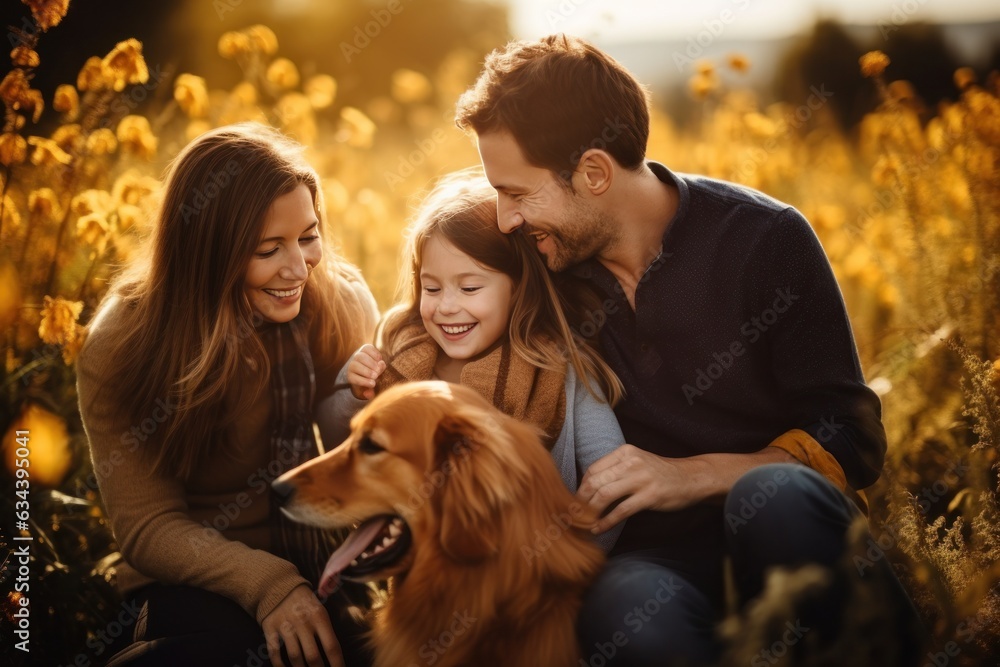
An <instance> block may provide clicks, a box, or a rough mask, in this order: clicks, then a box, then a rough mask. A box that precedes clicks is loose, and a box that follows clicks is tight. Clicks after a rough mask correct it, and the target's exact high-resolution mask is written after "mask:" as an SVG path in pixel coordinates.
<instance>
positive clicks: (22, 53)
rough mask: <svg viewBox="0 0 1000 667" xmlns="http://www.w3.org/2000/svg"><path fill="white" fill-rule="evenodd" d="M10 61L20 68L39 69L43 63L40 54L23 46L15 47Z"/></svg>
mask: <svg viewBox="0 0 1000 667" xmlns="http://www.w3.org/2000/svg"><path fill="white" fill-rule="evenodd" d="M10 59H11V61H13V63H14V64H15V65H17V66H18V67H38V65H39V64H40V63H41V60H40V59H39V58H38V53H37V52H36V51H35V50H34V49H31V48H28V47H27V46H24V45H23V44H22V45H21V46H16V47H14V50H13V51H11V52H10Z"/></svg>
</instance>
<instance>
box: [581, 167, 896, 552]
mask: <svg viewBox="0 0 1000 667" xmlns="http://www.w3.org/2000/svg"><path fill="white" fill-rule="evenodd" d="M649 166H650V168H651V169H653V171H654V172H655V173H656V175H657V176H658V177H659V178H660V180H661V181H663V182H665V183H673V184H674V185H675V186H676V187H677V189H678V192H679V197H680V201H679V207H678V210H677V213H676V215H675V217H674V219H673V220H672V221H671V223H670V225H669V226H668V228H667V231H666V233H665V234H664V236H663V250H662V253H661V254H660V256H659V257H657V259H656V260H654V261H653V263H652V265H651V266H650V267H649V269H648V270H647V271H646V274H645V275H644V276H643V279H642V280H641V282H640V283H639V285H638V287H637V289H636V293H635V311H634V312H633V310H632V308H631V307H630V306H629V303H628V301H627V300H626V298H625V295H624V292H623V290H622V288H621V286H620V285H619V283H618V281H617V280H616V279H615V277H614V276H613V275H612V274H611V272H610V271H608V270H607V269H606V268H605V267H604V266H603V265H601V264H600V263H599V262H598V261H596V260H593V259H592V260H588V261H586V262H584V263H582V264H580V265H579V266H577V267H575V268H574V269H572V270H571V271H570V272H568V273H569V274H570V275H569V276H566V277H567V279H569V280H570V281H572V280H581V281H583V282H585V283H589V284H590V285H591V286H592V287H596V288H597V292H598V293H599V294H600V296H601V298H602V299H603V300H604V304H603V307H602V308H601V309H600V311H599V312H597V311H590V312H588V313H587V315H586V317H585V318H584V320H583V322H582V323H581V322H577V326H581V327H582V328H583V333H585V334H586V333H588V331H587V330H586V329H587V327H588V326H590V327H591V328H593V326H595V325H600V324H603V326H602V327H601V329H600V343H601V346H602V347H603V353H604V356H605V358H606V360H607V361H608V363H609V364H610V365H611V367H612V368H613V369H614V370H615V372H616V373H618V376H619V377H620V378H621V380H622V382H623V383H624V385H625V391H626V398H625V399H624V401H623V402H622V403H620V404H619V405H618V407H617V409H616V413H617V415H618V419H619V421H620V423H621V427H622V431H623V432H624V434H625V441H626V442H628V443H630V444H633V445H635V446H637V447H640V448H642V449H645V450H648V451H650V452H653V453H654V454H658V455H660V456H666V457H687V456H692V455H696V454H701V453H706V452H742V453H749V452H756V451H759V450H761V449H762V448H764V447H766V446H767V445H768V443H770V442H771V441H772V440H774V439H775V438H776V437H777V436H779V435H781V434H782V433H784V432H786V431H789V430H791V429H796V428H798V429H803V430H805V431H807V432H808V433H809V434H810V435H812V437H813V438H815V439H816V441H817V442H819V443H820V444H821V445H822V446H823V447H825V448H826V449H827V450H828V451H829V452H830V453H831V454H833V456H834V457H835V458H836V459H837V461H838V462H839V463H840V465H841V467H842V468H843V469H844V472H845V473H846V476H847V481H848V484H850V485H851V486H852V487H854V488H856V489H860V488H863V487H866V486H869V485H870V484H872V483H873V482H874V481H875V480H876V479H877V478H878V476H879V472H880V470H881V468H882V462H883V458H884V455H885V447H886V442H885V431H884V429H883V427H882V422H881V406H880V403H879V399H878V396H876V395H875V393H874V392H872V391H871V390H870V389H869V388H868V387H867V386H866V385H865V381H864V377H863V375H862V372H861V364H860V361H859V359H858V354H857V348H856V347H855V344H854V337H853V334H852V332H851V326H850V322H849V320H848V317H847V310H846V308H845V306H844V300H843V297H842V296H841V293H840V289H839V287H838V285H837V282H836V280H835V279H834V276H833V271H832V270H831V268H830V263H829V261H828V260H827V258H826V255H825V253H824V252H823V248H822V247H821V246H820V243H819V240H818V239H817V238H816V235H815V233H814V232H813V230H812V228H811V227H810V226H809V223H808V222H807V221H806V220H805V218H804V217H803V216H802V215H801V214H800V213H799V212H798V211H796V210H795V209H794V208H792V207H790V206H788V205H786V204H783V203H781V202H779V201H776V200H774V199H772V198H770V197H767V196H766V195H763V194H761V193H760V192H757V191H755V190H751V189H749V188H745V187H741V186H738V185H735V184H732V183H726V182H723V181H717V180H713V179H708V178H703V177H698V176H690V175H681V174H674V173H672V172H670V171H669V170H668V169H667V168H666V167H664V166H663V165H661V164H658V163H655V162H651V163H649ZM654 252H655V250H654ZM651 254H653V253H651ZM564 275H565V274H564ZM588 320H589V322H590V324H589V325H588V323H587V322H588ZM722 530H723V523H722V517H721V512H720V510H719V508H718V506H714V507H709V506H698V507H694V508H691V509H690V510H685V511H681V512H670V513H666V512H643V513H641V514H639V515H637V516H636V517H634V518H632V519H630V520H629V521H628V523H627V524H626V527H625V532H624V533H623V535H622V537H621V539H620V540H619V542H618V547H617V548H616V550H615V551H616V553H621V552H627V551H636V550H642V549H654V548H655V549H660V548H662V547H663V545H664V544H665V543H667V544H669V545H671V546H670V549H669V552H670V554H671V557H677V558H682V559H684V560H688V559H691V558H695V559H700V558H705V557H708V556H709V555H710V553H711V554H713V555H716V556H719V557H721V545H722V542H721V534H722ZM713 560H714V559H713Z"/></svg>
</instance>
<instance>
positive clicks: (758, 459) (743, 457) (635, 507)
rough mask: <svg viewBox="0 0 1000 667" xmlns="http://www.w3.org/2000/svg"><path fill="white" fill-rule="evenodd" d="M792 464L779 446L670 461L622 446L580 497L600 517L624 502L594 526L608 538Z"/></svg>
mask: <svg viewBox="0 0 1000 667" xmlns="http://www.w3.org/2000/svg"><path fill="white" fill-rule="evenodd" d="M793 462H796V463H797V461H796V460H795V459H794V458H793V457H791V456H790V455H788V454H787V453H786V452H785V451H783V450H781V449H778V448H776V447H765V448H764V449H762V450H761V451H759V452H754V453H752V454H723V453H712V454H701V455H698V456H691V457H688V458H683V459H671V458H664V457H662V456H657V455H656V454H651V453H650V452H647V451H645V450H642V449H639V448H638V447H635V446H634V445H622V446H621V447H619V448H618V449H616V450H615V451H613V452H611V453H610V454H608V455H607V456H605V457H603V458H601V459H599V460H597V461H596V462H594V464H593V465H592V466H590V469H589V470H587V473H586V474H585V475H584V476H583V481H582V482H581V483H580V488H579V490H578V491H577V492H576V497H577V498H578V499H579V500H580V501H581V502H584V503H586V504H587V505H590V506H591V507H593V508H594V509H595V510H597V511H598V512H599V513H603V512H604V511H605V510H606V509H607V508H608V507H609V506H610V505H611V504H612V503H614V502H615V501H617V500H619V499H620V500H621V502H620V503H619V504H618V506H617V507H615V508H614V509H613V510H611V512H609V513H608V515H607V516H606V517H603V518H602V519H600V520H599V521H598V522H597V524H596V525H595V527H594V529H593V532H594V533H603V532H604V531H606V530H608V529H609V528H611V527H612V526H614V525H616V524H618V523H620V522H622V521H624V520H625V519H627V518H629V517H630V516H632V515H633V514H636V513H638V512H641V511H643V510H657V511H660V512H669V511H673V510H679V509H684V508H685V507H690V506H691V505H694V504H696V503H699V502H702V501H704V500H707V499H709V498H715V497H721V496H724V495H725V494H726V492H728V491H729V489H730V488H732V486H733V484H734V483H735V482H736V480H737V479H739V478H740V476H741V475H743V473H745V472H747V471H749V470H750V469H752V468H755V467H757V466H761V465H764V464H765V463H793Z"/></svg>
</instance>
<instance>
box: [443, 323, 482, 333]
mask: <svg viewBox="0 0 1000 667" xmlns="http://www.w3.org/2000/svg"><path fill="white" fill-rule="evenodd" d="M474 326H476V325H474V324H466V325H465V326H464V327H446V326H442V327H441V328H442V329H444V332H445V333H449V334H460V333H465V332H466V331H468V330H469V329H471V328H472V327H474Z"/></svg>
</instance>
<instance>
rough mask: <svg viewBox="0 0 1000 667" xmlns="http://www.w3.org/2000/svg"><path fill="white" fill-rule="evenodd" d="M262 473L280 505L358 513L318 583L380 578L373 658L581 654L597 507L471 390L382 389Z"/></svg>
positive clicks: (326, 513) (303, 517)
mask: <svg viewBox="0 0 1000 667" xmlns="http://www.w3.org/2000/svg"><path fill="white" fill-rule="evenodd" d="M274 485H275V488H276V489H277V490H279V492H280V493H281V494H282V495H285V494H288V495H287V496H286V500H285V503H284V506H283V507H282V511H284V512H285V513H286V514H287V515H288V516H289V517H291V518H292V519H295V520H297V521H301V522H303V523H307V524H312V525H315V526H320V527H327V528H334V527H343V526H355V527H356V529H355V530H354V532H352V533H351V535H350V536H349V537H348V538H347V539H346V540H345V542H344V544H343V545H342V546H341V547H340V548H339V549H337V551H336V552H334V554H333V555H332V556H331V557H330V560H329V562H328V563H327V565H326V569H325V571H324V573H323V577H322V580H321V582H320V586H319V592H320V594H321V595H327V594H329V593H330V592H332V591H333V590H335V589H336V587H337V584H338V582H339V580H340V578H343V579H348V580H352V581H374V580H386V579H388V580H389V593H388V599H387V601H386V602H385V603H384V604H383V605H377V607H376V609H375V611H374V612H373V618H372V631H371V637H370V638H371V641H372V645H373V647H374V650H375V665H376V667H407V666H409V665H423V664H434V665H437V666H439V667H453V666H458V665H473V666H475V667H486V666H488V665H519V666H520V665H524V666H531V665H539V666H545V667H562V666H565V667H571V666H573V665H577V664H578V660H579V650H578V648H577V643H576V637H575V631H574V627H575V623H576V615H577V612H578V610H579V606H580V599H581V597H582V595H583V593H584V590H585V589H586V587H587V586H588V584H589V583H590V582H591V580H592V579H593V578H594V576H595V575H596V574H597V572H598V570H600V568H601V566H602V564H603V561H604V555H603V552H602V551H601V549H600V547H598V546H597V545H596V543H595V542H594V541H593V540H592V539H591V535H590V531H589V530H588V529H589V528H590V526H592V525H593V523H594V520H595V519H596V516H595V514H594V513H593V512H592V511H591V510H589V509H588V508H586V507H585V506H583V505H582V504H580V503H579V502H577V501H575V500H574V497H573V495H572V494H571V493H570V492H569V491H567V490H566V487H565V486H564V485H563V483H562V480H561V478H560V476H559V473H558V471H557V470H556V467H555V464H554V463H553V462H552V460H551V458H550V457H549V454H548V452H547V451H546V450H545V448H544V447H543V446H542V444H541V442H540V440H539V438H538V434H537V432H536V430H535V429H533V428H532V427H531V426H527V425H525V424H522V423H520V422H518V421H516V420H514V419H512V418H510V417H508V416H506V415H504V414H502V413H500V412H499V411H497V410H496V409H494V407H493V406H492V405H490V404H489V403H488V402H487V401H486V400H484V399H483V398H482V397H481V396H480V395H479V394H477V393H476V392H475V391H473V390H472V389H469V388H467V387H462V386H460V385H454V384H448V383H445V382H413V383H409V384H403V385H398V386H396V387H393V388H391V389H389V390H387V391H385V392H384V393H382V394H380V395H379V396H377V397H376V398H375V399H374V400H372V402H371V403H370V404H369V405H368V406H366V407H365V409H364V410H362V411H361V412H359V413H358V414H357V415H356V416H355V417H354V419H352V420H351V435H350V436H349V437H348V439H347V440H346V441H344V442H343V444H341V445H340V446H339V447H337V448H336V449H334V450H332V451H330V452H327V453H326V454H324V455H322V456H320V457H317V458H315V459H313V460H312V461H310V462H308V463H306V464H304V465H302V466H300V467H298V468H296V469H294V470H291V471H289V472H288V473H286V474H284V475H282V476H281V477H280V478H279V479H277V480H276V481H275V482H274Z"/></svg>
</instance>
